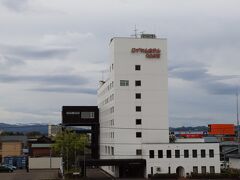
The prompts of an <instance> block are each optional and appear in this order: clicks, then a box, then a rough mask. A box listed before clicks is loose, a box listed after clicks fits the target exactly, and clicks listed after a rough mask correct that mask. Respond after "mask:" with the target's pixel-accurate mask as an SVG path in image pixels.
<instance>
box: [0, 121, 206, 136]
mask: <svg viewBox="0 0 240 180" xmlns="http://www.w3.org/2000/svg"><path fill="white" fill-rule="evenodd" d="M169 130H170V131H207V130H208V127H206V126H196V127H184V126H182V127H177V128H172V127H170V128H169ZM0 131H11V132H20V133H27V132H32V131H38V132H40V133H42V134H47V133H48V125H47V124H5V123H0Z"/></svg>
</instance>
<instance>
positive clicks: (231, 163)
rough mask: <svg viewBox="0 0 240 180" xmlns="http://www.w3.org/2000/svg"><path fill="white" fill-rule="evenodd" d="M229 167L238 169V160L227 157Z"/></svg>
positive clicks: (239, 163) (239, 160) (239, 164)
mask: <svg viewBox="0 0 240 180" xmlns="http://www.w3.org/2000/svg"><path fill="white" fill-rule="evenodd" d="M229 167H230V168H234V169H240V159H239V158H231V157H229Z"/></svg>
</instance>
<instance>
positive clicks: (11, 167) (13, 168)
mask: <svg viewBox="0 0 240 180" xmlns="http://www.w3.org/2000/svg"><path fill="white" fill-rule="evenodd" d="M2 166H5V167H8V168H10V169H12V170H16V169H17V167H16V166H13V165H11V164H3V165H2Z"/></svg>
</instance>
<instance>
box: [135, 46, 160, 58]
mask: <svg viewBox="0 0 240 180" xmlns="http://www.w3.org/2000/svg"><path fill="white" fill-rule="evenodd" d="M131 52H132V53H144V54H145V57H146V58H160V54H161V50H160V49H157V48H145V49H144V48H132V50H131Z"/></svg>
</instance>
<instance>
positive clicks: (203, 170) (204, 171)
mask: <svg viewBox="0 0 240 180" xmlns="http://www.w3.org/2000/svg"><path fill="white" fill-rule="evenodd" d="M206 173H207V168H206V166H202V174H206Z"/></svg>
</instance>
